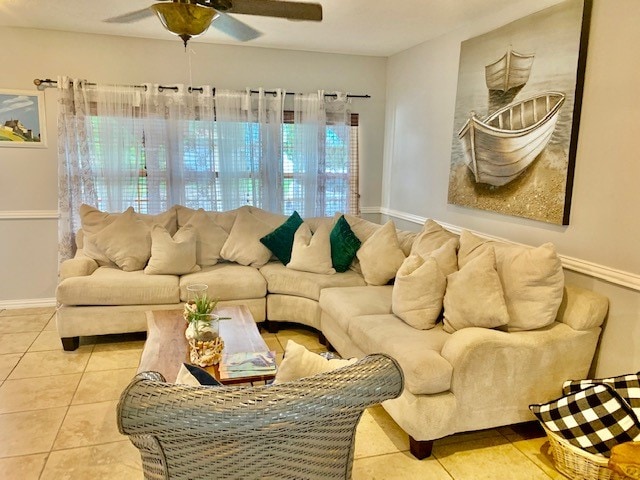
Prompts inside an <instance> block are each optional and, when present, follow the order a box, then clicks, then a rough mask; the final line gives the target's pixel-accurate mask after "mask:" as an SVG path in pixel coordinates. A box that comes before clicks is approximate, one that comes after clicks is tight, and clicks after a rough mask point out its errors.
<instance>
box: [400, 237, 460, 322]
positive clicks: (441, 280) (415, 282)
mask: <svg viewBox="0 0 640 480" xmlns="http://www.w3.org/2000/svg"><path fill="white" fill-rule="evenodd" d="M456 245H457V240H454V239H451V240H449V241H448V242H447V243H445V244H444V245H443V246H442V247H440V248H439V249H437V250H435V251H433V252H431V254H430V255H428V256H427V257H426V258H423V257H422V255H419V254H413V255H410V256H409V257H408V258H407V259H406V260H405V261H404V262H403V263H402V266H401V267H400V269H399V270H398V274H397V275H396V280H395V282H394V284H393V296H392V309H393V313H395V314H396V315H397V316H398V317H400V318H401V319H402V320H404V321H405V322H406V323H408V324H409V325H411V326H412V327H414V328H418V329H421V330H426V329H429V328H433V327H434V326H435V325H436V321H437V320H438V317H439V316H440V312H441V311H442V300H443V298H444V292H445V289H446V286H447V278H446V275H448V274H450V273H453V271H455V269H456V265H457V264H456V261H457V260H456Z"/></svg>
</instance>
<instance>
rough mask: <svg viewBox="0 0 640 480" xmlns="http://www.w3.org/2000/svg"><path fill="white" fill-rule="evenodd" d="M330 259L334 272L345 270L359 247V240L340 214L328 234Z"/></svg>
mask: <svg viewBox="0 0 640 480" xmlns="http://www.w3.org/2000/svg"><path fill="white" fill-rule="evenodd" d="M329 239H330V242H331V261H332V263H333V268H335V270H336V272H346V271H347V270H348V269H349V266H350V265H351V262H353V259H354V258H355V256H356V252H357V251H358V249H359V248H360V245H361V243H362V242H361V241H360V240H359V239H358V237H357V236H356V234H355V233H354V232H353V231H352V230H351V227H350V226H349V223H348V222H347V221H346V220H345V218H344V216H341V217H340V218H338V220H337V221H336V224H335V225H334V226H333V229H332V230H331V233H330V234H329Z"/></svg>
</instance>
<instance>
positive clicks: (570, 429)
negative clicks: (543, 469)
mask: <svg viewBox="0 0 640 480" xmlns="http://www.w3.org/2000/svg"><path fill="white" fill-rule="evenodd" d="M529 409H530V410H531V411H532V412H533V414H534V415H535V416H536V417H537V418H538V420H540V421H541V422H542V423H543V424H544V426H545V427H546V428H547V429H549V430H550V431H552V432H554V433H556V434H558V435H559V436H560V437H562V438H564V439H565V440H567V441H568V442H569V443H571V444H572V445H575V446H576V447H578V448H582V449H583V450H586V451H587V452H589V453H594V454H602V455H605V456H609V454H610V453H611V448H612V447H613V446H614V445H617V444H619V443H624V442H629V441H640V422H639V421H638V418H637V417H636V415H635V414H634V413H633V410H632V409H631V407H630V406H629V404H627V402H625V401H624V400H623V399H622V397H620V395H618V394H617V393H616V391H615V390H614V389H613V388H611V387H610V386H608V385H604V384H603V385H594V386H591V387H589V388H586V389H584V390H581V391H579V392H576V393H573V394H571V395H567V396H564V397H562V398H559V399H558V400H554V401H552V402H549V403H546V404H543V405H529Z"/></svg>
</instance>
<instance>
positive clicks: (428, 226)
mask: <svg viewBox="0 0 640 480" xmlns="http://www.w3.org/2000/svg"><path fill="white" fill-rule="evenodd" d="M452 239H455V240H456V242H455V243H456V248H457V247H458V241H457V239H458V236H457V235H456V234H455V233H452V232H450V231H448V230H445V229H444V228H443V227H442V226H441V225H440V224H438V223H436V222H434V221H433V220H431V219H427V221H426V222H424V225H423V227H422V231H421V232H420V233H419V234H418V236H417V237H416V238H415V240H414V241H413V245H412V246H411V253H412V254H414V253H418V254H420V255H422V256H423V257H424V256H425V255H429V254H430V253H431V252H433V251H434V250H436V249H438V248H440V247H441V246H442V245H444V244H445V243H447V242H449V241H451V240H452Z"/></svg>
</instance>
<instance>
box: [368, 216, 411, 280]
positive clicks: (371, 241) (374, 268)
mask: <svg viewBox="0 0 640 480" xmlns="http://www.w3.org/2000/svg"><path fill="white" fill-rule="evenodd" d="M356 256H357V257H358V260H360V268H361V269H362V275H363V276H364V280H365V281H366V282H367V283H368V284H369V285H385V284H386V283H388V282H389V280H391V279H392V278H394V277H395V276H396V273H397V271H398V269H399V268H400V265H402V262H404V259H405V256H404V253H403V252H402V250H401V249H400V244H399V242H398V236H397V234H396V227H395V225H394V223H393V221H392V220H389V221H388V222H387V223H386V224H384V226H383V227H382V228H381V229H379V230H377V231H376V232H375V233H374V234H373V235H371V236H370V237H369V238H368V239H367V240H366V241H365V242H364V243H363V244H362V246H361V247H360V249H359V250H358V252H357V253H356Z"/></svg>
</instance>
